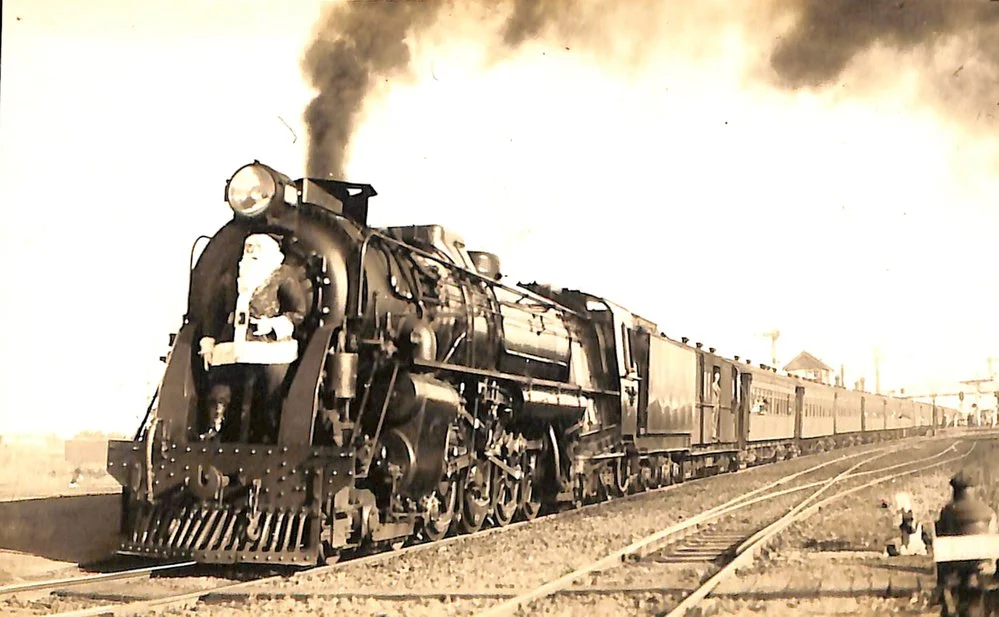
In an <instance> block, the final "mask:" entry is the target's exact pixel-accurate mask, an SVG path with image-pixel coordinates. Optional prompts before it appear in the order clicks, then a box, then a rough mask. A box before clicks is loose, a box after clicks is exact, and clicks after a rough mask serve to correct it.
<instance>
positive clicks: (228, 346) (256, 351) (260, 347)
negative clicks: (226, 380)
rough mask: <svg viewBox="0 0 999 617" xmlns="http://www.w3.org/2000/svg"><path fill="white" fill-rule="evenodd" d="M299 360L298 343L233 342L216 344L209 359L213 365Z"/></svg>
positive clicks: (276, 362)
mask: <svg viewBox="0 0 999 617" xmlns="http://www.w3.org/2000/svg"><path fill="white" fill-rule="evenodd" d="M296 359H298V341H296V340H294V339H292V340H287V341H232V342H227V343H216V344H215V347H214V348H213V349H212V353H211V355H210V356H209V357H208V358H207V360H208V363H209V364H211V365H215V366H219V365H224V364H291V363H292V362H294V361H295V360H296Z"/></svg>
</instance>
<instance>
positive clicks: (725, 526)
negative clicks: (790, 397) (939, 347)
mask: <svg viewBox="0 0 999 617" xmlns="http://www.w3.org/2000/svg"><path fill="white" fill-rule="evenodd" d="M955 448H956V444H954V445H951V446H950V447H948V448H946V449H945V450H943V451H941V452H939V453H937V454H936V455H934V456H932V457H929V458H924V459H920V460H916V461H907V462H903V463H898V464H895V465H890V466H888V467H883V468H880V469H875V470H869V471H863V472H858V471H857V469H859V468H860V467H863V466H864V465H868V464H870V463H871V462H872V461H873V460H875V459H876V458H881V457H883V456H885V455H887V454H889V453H890V452H883V453H880V454H877V455H874V456H872V457H870V458H868V459H866V460H863V461H861V462H859V463H856V464H855V465H853V466H851V467H850V468H849V469H847V470H846V471H844V472H841V473H839V474H837V475H836V476H834V477H832V478H829V479H828V480H825V481H821V482H812V483H808V484H804V485H801V486H797V487H794V488H792V489H788V490H786V491H778V492H775V493H771V494H768V495H765V496H763V497H760V498H754V499H749V500H744V501H741V502H739V503H737V504H733V505H732V506H730V507H728V508H720V509H715V510H714V511H708V512H706V513H704V515H702V516H701V517H699V519H698V520H691V521H686V522H684V523H681V524H679V525H676V526H673V527H671V528H669V529H666V530H663V531H661V532H659V533H657V534H653V535H652V536H647V537H646V538H643V539H641V540H639V541H638V542H635V543H634V544H632V545H631V546H628V547H626V548H624V549H622V550H620V551H616V552H614V553H612V554H610V555H608V556H607V557H605V558H603V559H601V560H599V561H597V562H594V563H591V564H589V565H587V566H585V567H583V568H579V569H577V570H575V571H573V572H571V573H569V574H567V575H565V576H563V577H561V578H560V579H557V580H555V581H551V582H549V583H546V584H545V585H542V586H540V587H537V588H535V589H531V590H527V591H523V592H521V593H519V594H517V595H515V596H513V597H509V598H506V599H505V600H503V601H502V602H500V603H498V604H496V605H495V606H493V607H491V608H489V609H487V610H485V611H482V612H480V613H479V614H478V617H501V616H508V615H514V614H516V613H517V611H518V610H520V609H522V608H523V609H526V610H527V612H529V613H535V612H537V613H544V614H552V613H556V614H557V613H563V614H572V613H573V612H578V611H579V610H580V609H579V606H575V610H573V608H574V604H573V602H574V601H573V600H569V601H566V600H564V599H562V598H557V596H590V597H591V599H590V601H591V602H592V596H607V595H616V594H624V595H633V594H649V593H654V594H661V595H664V596H668V597H670V598H672V600H673V604H674V605H673V606H672V607H671V608H668V609H667V610H668V612H663V610H662V608H666V607H661V608H660V610H657V611H656V613H657V614H665V616H666V617H683V616H686V615H687V614H688V613H689V612H690V611H691V610H692V609H694V608H695V607H697V606H698V604H699V603H700V602H701V601H702V600H703V599H704V598H706V597H707V596H708V595H709V594H710V593H711V591H712V590H714V589H715V588H716V587H717V586H718V584H719V583H721V582H722V581H723V580H725V579H726V578H727V577H729V576H731V575H732V574H733V573H734V572H735V571H736V570H738V569H740V568H744V567H747V566H749V565H751V564H752V562H753V559H754V558H755V557H756V555H757V554H758V552H759V551H760V550H761V549H762V548H763V547H764V546H766V545H767V543H769V542H770V541H771V540H772V539H773V538H774V537H775V536H776V535H777V534H779V533H780V532H781V531H782V530H784V529H786V528H787V527H788V526H790V525H792V524H793V523H795V522H797V521H799V520H802V519H804V518H806V517H807V516H809V515H811V514H812V513H814V512H815V511H817V510H818V509H819V508H820V507H822V506H824V505H827V504H829V503H830V502H832V501H834V500H836V499H839V498H841V497H844V496H846V495H849V494H851V493H854V492H857V491H859V490H862V489H865V488H868V487H870V486H874V485H876V484H879V483H882V482H887V481H890V480H892V479H895V478H898V477H901V476H905V475H909V474H913V473H918V472H922V471H925V470H927V469H931V468H934V467H939V466H942V465H947V464H950V463H952V462H954V461H956V460H959V459H962V458H965V457H967V456H968V455H969V454H971V452H972V451H973V450H974V448H975V444H972V445H971V447H970V448H969V449H968V450H967V451H965V452H963V453H961V454H956V455H954V456H951V457H947V458H944V459H943V460H941V461H939V462H936V463H932V464H927V463H928V461H930V460H932V459H938V458H942V457H944V456H946V455H947V454H949V453H951V452H954V451H955ZM914 465H918V467H917V468H916V469H909V470H905V471H894V470H897V469H899V468H903V467H912V466H914ZM893 471H894V472H893ZM886 472H893V473H886ZM874 474H881V475H879V476H878V477H877V478H875V479H873V480H870V481H867V482H864V483H861V484H859V485H857V486H852V487H851V488H848V489H845V490H842V491H840V492H838V493H835V494H833V495H831V496H828V497H825V498H823V499H819V497H820V496H821V495H822V494H824V493H825V492H827V491H828V490H829V489H830V488H832V487H833V486H835V485H836V484H838V483H840V482H843V481H846V480H857V479H859V478H863V477H865V476H870V475H874ZM812 488H814V489H815V490H814V491H813V492H811V493H810V494H809V495H808V496H806V497H805V498H804V499H801V500H800V501H799V502H798V503H797V504H796V505H794V506H793V507H791V508H790V510H789V511H787V512H786V513H785V514H783V515H780V516H779V517H777V518H776V520H772V521H771V522H769V523H767V524H762V525H760V524H756V525H754V524H753V523H751V522H749V523H747V522H746V521H745V520H742V521H735V522H733V521H732V518H733V517H732V516H731V515H732V514H734V513H736V512H738V511H741V510H743V509H744V508H745V507H747V506H750V505H756V504H758V503H760V502H763V501H767V500H770V499H774V498H780V497H784V496H786V495H789V494H791V493H792V492H798V491H802V490H807V489H812ZM726 517H727V518H726ZM692 563H699V564H704V565H705V566H706V567H705V568H704V569H705V570H706V572H705V573H706V574H709V575H708V576H707V577H706V579H705V580H703V582H702V583H700V584H699V585H697V586H695V587H693V588H682V587H681V588H676V587H669V586H667V585H648V584H646V585H637V586H636V585H632V584H615V583H609V584H608V583H607V582H606V581H604V582H594V579H595V578H596V577H594V575H595V574H597V573H601V574H602V573H606V572H607V571H610V570H616V572H614V575H613V576H611V577H606V578H610V579H612V580H614V581H627V580H633V579H639V580H650V579H649V570H650V569H651V570H653V571H655V572H656V573H657V574H659V575H661V574H663V573H664V571H665V570H664V568H662V567H658V568H650V565H653V564H654V565H655V566H670V565H682V566H687V565H689V564H692ZM628 570H638V571H639V573H638V574H637V575H629V573H628ZM711 570H714V572H713V573H711ZM660 578H661V576H660ZM587 579H589V580H587ZM652 580H655V578H653V579H652ZM546 603H547V604H554V605H555V606H546V605H545V604H546ZM528 607H529V608H528Z"/></svg>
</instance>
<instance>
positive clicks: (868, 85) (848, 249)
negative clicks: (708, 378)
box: [0, 0, 999, 434]
mask: <svg viewBox="0 0 999 617" xmlns="http://www.w3.org/2000/svg"><path fill="white" fill-rule="evenodd" d="M323 5H324V3H322V2H319V1H313V0H301V1H298V2H296V3H295V4H294V7H295V10H294V11H290V10H288V8H287V5H286V4H285V3H282V2H279V1H276V0H275V1H265V0H242V1H238V2H237V1H236V0H217V1H215V2H209V3H205V2H200V1H195V0H178V1H172V2H162V1H159V2H158V1H155V0H148V1H140V0H122V1H114V2H112V1H103V2H101V1H96V0H94V1H91V2H87V3H79V2H71V1H69V0H15V1H11V0H8V1H7V2H4V3H3V26H2V28H3V31H2V38H0V41H2V42H0V44H2V50H0V189H2V194H3V195H4V199H3V202H2V206H0V207H2V208H3V214H4V219H5V222H4V224H3V225H0V268H2V276H3V281H4V282H5V285H6V293H5V296H6V299H7V301H6V302H3V303H2V304H0V319H2V321H0V323H2V324H4V325H5V326H6V330H7V332H6V336H5V342H4V344H3V345H2V346H0V363H2V369H3V370H2V371H0V375H2V377H0V434H2V433H5V432H32V431H33V432H41V431H56V432H61V433H64V434H72V433H74V432H76V431H78V430H83V429H100V430H113V431H123V432H130V431H132V430H134V428H135V426H136V425H137V423H138V421H139V419H140V418H141V416H142V413H143V412H144V410H145V407H146V404H147V403H148V400H149V397H150V396H151V395H152V392H153V390H154V389H155V385H156V382H157V381H158V379H159V377H160V374H161V372H162V364H161V363H160V362H159V361H158V357H159V356H160V355H162V354H163V353H164V352H165V350H166V344H167V335H168V333H170V332H174V331H176V330H177V328H178V327H179V324H180V320H181V317H182V315H183V312H184V306H185V294H186V285H187V272H188V259H189V252H190V249H191V245H192V243H193V242H194V240H195V238H197V236H199V235H201V234H211V233H212V232H214V231H215V230H216V229H217V228H218V227H219V226H221V225H222V224H224V223H225V221H226V220H228V218H229V216H230V211H229V210H228V208H227V207H226V205H225V204H224V201H223V189H224V183H225V180H226V179H227V178H228V177H229V176H230V175H231V173H232V172H233V171H234V170H235V169H236V168H238V167H239V166H241V165H242V164H244V163H247V162H250V161H252V160H254V159H259V160H261V161H262V162H264V163H267V164H268V165H271V166H272V167H275V168H276V169H279V170H282V171H283V172H284V173H287V174H288V175H290V176H292V177H299V176H301V175H302V174H303V173H304V169H305V168H306V164H307V140H308V128H307V126H306V123H305V121H304V120H303V113H304V110H305V108H306V106H307V105H308V103H309V101H310V100H311V99H312V97H313V96H314V94H315V91H314V89H313V88H312V86H311V85H310V83H309V81H308V80H307V77H306V75H305V74H304V72H303V69H302V58H303V54H304V52H305V50H306V49H307V47H308V45H309V42H310V40H311V39H312V38H313V36H314V33H315V27H316V23H317V22H318V20H319V18H320V16H321V15H322V14H323V10H324V6H323ZM497 6H499V9H497V11H498V12H499V13H502V10H501V9H502V8H503V7H504V6H505V5H502V4H500V5H497ZM620 6H624V7H625V8H623V9H621V10H619V11H615V12H613V13H612V14H609V15H601V16H600V19H599V20H597V19H595V18H593V15H592V14H590V13H587V12H585V11H581V12H580V13H579V14H578V15H576V16H575V17H574V21H573V22H572V23H573V24H575V25H574V26H573V27H565V28H562V27H551V28H547V29H544V28H543V29H542V30H541V31H539V33H538V35H537V37H536V38H533V39H528V40H526V41H524V42H522V43H520V44H519V45H516V46H509V45H507V46H504V45H503V44H502V42H501V40H500V34H498V32H499V30H498V25H499V24H501V22H502V19H503V18H502V16H498V15H495V14H494V15H492V17H491V19H481V20H472V19H469V16H468V15H467V14H466V13H463V12H462V11H461V10H453V11H449V12H447V13H445V14H442V15H441V16H439V18H438V19H437V20H436V21H435V22H434V23H432V24H431V25H429V26H427V27H426V28H423V29H420V30H419V31H418V32H414V33H411V36H410V37H409V38H408V40H407V43H408V45H409V52H410V63H409V64H408V66H407V67H405V69H404V70H398V71H395V72H393V73H391V74H387V75H385V76H383V77H384V78H383V79H380V80H379V81H377V86H376V87H375V88H374V89H373V90H372V91H371V92H369V93H368V96H367V97H366V98H365V99H364V105H363V108H362V110H361V112H360V114H359V116H358V117H357V121H356V123H355V126H354V132H353V134H352V137H351V140H350V143H349V145H348V152H347V155H346V159H345V160H346V171H347V175H348V176H349V178H346V179H349V180H352V181H356V182H367V183H371V184H372V185H374V187H375V188H376V190H377V191H378V192H379V195H378V196H377V197H375V198H374V199H373V200H372V204H371V212H370V218H371V222H372V223H373V224H375V225H389V224H421V223H441V224H444V225H446V226H448V227H450V228H453V229H454V230H456V231H457V232H458V233H460V234H462V235H463V236H464V237H465V239H466V241H467V244H468V246H469V248H470V249H473V250H488V251H491V252H494V253H497V254H499V256H500V258H501V260H502V263H503V271H504V273H505V274H507V276H508V278H509V280H512V281H525V282H528V281H534V280H537V281H541V282H546V283H550V284H553V285H556V286H564V287H569V288H579V289H584V290H587V291H589V292H591V293H595V294H597V295H602V296H605V297H608V298H610V299H612V300H614V301H616V302H618V303H620V304H622V305H624V306H627V307H628V308H630V309H632V310H634V311H635V312H637V313H640V314H642V315H643V316H645V317H647V318H649V319H652V320H654V321H655V322H657V323H658V324H659V327H660V329H661V330H662V331H664V332H665V333H666V334H667V335H669V336H672V337H674V338H679V337H681V336H687V337H689V338H690V339H691V340H693V341H703V342H704V343H705V344H706V345H710V346H714V347H717V348H718V349H719V350H720V352H722V353H724V354H726V355H729V356H732V355H740V356H741V357H743V358H747V357H748V358H751V359H753V360H754V361H755V362H760V361H766V362H769V361H770V340H769V339H768V338H766V337H765V336H762V334H763V333H765V332H769V331H771V330H773V329H779V330H780V332H781V337H780V339H779V341H778V362H779V363H780V364H781V365H783V364H784V363H786V362H788V361H790V360H791V358H792V357H793V356H794V355H796V354H797V353H798V352H799V351H801V350H808V351H809V352H811V353H813V354H814V355H816V356H818V357H820V358H821V359H823V360H824V361H825V362H826V363H827V364H830V365H831V366H834V367H835V368H837V369H838V368H839V366H840V365H841V364H842V365H843V366H844V370H845V375H846V381H847V383H853V382H854V381H856V380H857V379H859V378H860V377H866V380H867V384H868V386H869V388H870V387H873V383H874V372H873V357H874V353H875V349H877V350H878V351H879V354H880V357H881V385H882V390H889V389H897V388H902V387H904V388H906V390H907V391H909V392H912V391H926V392H929V391H934V390H937V391H938V390H939V389H941V388H943V389H946V388H948V387H950V385H951V384H953V383H954V382H956V381H960V380H965V379H970V378H973V377H980V376H982V375H983V374H984V373H985V370H986V367H987V365H986V362H987V358H988V357H990V356H993V357H996V358H997V360H996V368H997V369H999V321H997V320H996V318H995V315H996V306H997V305H999V285H997V284H996V283H997V280H996V270H997V269H996V263H997V250H996V248H995V239H996V238H995V230H996V229H997V223H999V209H997V199H999V198H997V196H999V131H996V128H997V124H996V120H995V118H994V115H993V112H996V111H999V109H997V108H996V105H997V103H999V88H997V86H996V81H995V80H994V79H992V80H991V81H990V80H989V79H983V78H982V76H986V77H988V76H989V75H990V73H989V67H988V66H984V67H983V66H982V62H981V61H980V59H976V57H975V54H974V53H972V52H970V51H968V49H967V47H966V46H965V45H962V41H961V39H960V38H959V37H955V38H953V40H950V39H947V40H943V41H942V42H941V43H940V45H939V46H935V47H933V48H932V49H915V50H914V49H907V48H897V47H895V46H892V45H891V44H884V45H878V44H875V45H873V46H871V47H870V48H869V49H866V50H864V51H862V52H861V53H858V54H857V55H856V56H854V57H853V58H852V60H850V61H849V62H848V63H846V66H845V68H844V69H843V71H842V72H841V73H839V74H838V75H836V76H835V78H833V79H832V80H831V81H830V82H827V83H825V84H823V85H822V87H816V88H789V87H786V86H785V85H781V84H780V83H779V80H776V79H774V76H773V70H772V69H771V68H770V67H769V65H768V58H769V50H770V49H771V48H772V45H773V41H775V40H779V37H781V36H785V35H787V34H788V32H790V31H789V28H790V27H791V22H792V21H793V20H792V18H791V16H789V15H787V14H783V13H780V12H771V11H767V10H763V9H762V8H760V7H762V6H763V4H762V3H761V4H759V5H758V6H757V5H754V4H753V3H746V4H744V5H743V4H739V5H736V6H738V7H739V8H737V9H736V8H730V7H732V6H733V5H731V4H730V3H724V2H721V3H719V2H716V3H711V2H705V3H697V5H696V6H697V8H689V7H690V6H693V5H684V4H683V3H677V2H666V3H663V4H662V5H661V6H662V7H665V8H662V9H661V10H655V11H652V13H649V14H647V13H643V10H642V9H641V7H643V6H649V5H647V4H645V3H641V4H639V3H634V4H628V3H622V4H621V5H620ZM681 6H686V7H688V8H680V7H681ZM726 7H729V8H726ZM746 7H749V8H746ZM719 11H722V13H719ZM719 15H722V17H723V18H719ZM591 18H593V19H592V21H593V23H590V21H591ZM580 24H582V25H580ZM598 26H599V27H598ZM598 33H601V34H598ZM607 33H610V34H607ZM986 64H987V63H986ZM958 67H963V68H961V69H960V70H958ZM941 76H945V77H946V78H947V79H951V76H953V79H961V80H965V81H964V82H962V83H973V84H974V87H971V88H970V89H969V90H962V91H960V93H961V95H962V96H961V97H956V96H954V95H953V93H952V91H951V90H949V89H948V88H949V86H948V88H945V87H943V86H941V83H943V82H942V81H941V80H942V79H944V78H943V77H941ZM976 79H978V81H974V80H976ZM946 83H947V84H950V83H951V82H950V81H947V82H946ZM982 84H984V85H982ZM976 105H977V107H976Z"/></svg>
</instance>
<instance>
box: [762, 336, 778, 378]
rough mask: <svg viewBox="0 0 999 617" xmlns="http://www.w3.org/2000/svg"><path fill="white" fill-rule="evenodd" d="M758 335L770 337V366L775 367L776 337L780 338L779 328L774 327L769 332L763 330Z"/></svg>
mask: <svg viewBox="0 0 999 617" xmlns="http://www.w3.org/2000/svg"><path fill="white" fill-rule="evenodd" d="M760 336H765V337H767V338H769V339H770V366H772V367H774V368H777V339H779V338H780V330H778V329H776V328H774V329H773V330H772V331H770V332H764V333H762V334H760Z"/></svg>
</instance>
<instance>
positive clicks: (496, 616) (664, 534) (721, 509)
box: [478, 444, 956, 617]
mask: <svg viewBox="0 0 999 617" xmlns="http://www.w3.org/2000/svg"><path fill="white" fill-rule="evenodd" d="M955 445H956V444H952V445H951V446H949V447H948V448H947V449H945V450H944V451H943V452H940V453H938V454H936V455H934V456H933V457H930V458H931V459H932V458H937V457H939V456H942V455H943V454H945V453H946V452H948V451H950V450H951V449H953V448H954V447H955ZM899 449H901V445H899V444H892V445H889V446H885V447H882V448H877V449H874V450H868V451H865V452H864V453H863V454H865V455H872V454H873V456H869V457H868V458H866V459H865V460H863V461H861V462H859V463H857V464H855V465H853V466H852V467H850V468H849V469H847V470H846V471H843V472H840V473H839V474H837V475H836V476H834V477H833V478H830V479H828V480H821V481H817V482H812V483H809V484H805V485H802V486H796V487H792V488H788V489H784V490H781V491H777V492H773V493H768V494H765V495H762V496H758V497H752V496H753V495H758V494H759V493H761V492H763V491H765V490H767V488H768V487H769V488H774V487H776V486H779V485H780V484H783V483H784V482H786V481H787V480H790V479H791V478H793V477H798V476H800V475H803V474H804V473H807V472H808V471H813V470H814V469H813V470H806V472H801V473H798V474H794V475H793V476H788V477H786V478H782V479H781V480H778V481H776V482H773V483H771V484H770V485H768V486H767V487H760V488H758V489H755V490H753V491H750V492H749V493H746V494H744V495H740V496H739V497H736V498H734V499H731V500H729V501H728V502H726V503H724V504H721V505H719V506H715V507H714V508H711V509H708V510H706V511H704V512H702V513H700V514H698V515H696V516H693V517H691V518H689V519H687V520H685V521H683V522H680V523H677V524H675V525H671V526H670V527H668V528H666V529H663V530H661V531H658V532H656V533H653V534H650V535H648V536H646V537H644V538H642V539H640V540H638V541H636V542H634V543H632V544H630V545H628V546H626V547H624V548H622V549H619V550H617V551H614V552H612V553H610V554H609V555H607V556H605V557H603V558H601V559H599V560H597V561H594V562H592V563H590V564H588V565H586V566H583V567H582V568H579V569H577V570H574V571H573V572H570V573H568V574H566V575H564V576H562V577H560V578H558V579H555V580H552V581H549V582H548V583H545V584H543V585H541V586H540V587H536V588H534V589H531V590H529V591H527V592H525V593H521V594H519V595H517V596H516V597H513V598H510V599H508V600H505V601H504V602H501V603H499V604H497V605H494V606H492V607H490V608H489V609H486V610H485V611H482V612H480V613H478V617H500V616H507V615H512V614H514V613H515V612H516V611H517V609H519V608H520V607H522V606H525V605H527V604H529V603H531V602H534V601H536V600H539V599H542V598H544V597H547V596H550V595H554V594H557V593H561V592H562V591H564V590H565V589H567V588H569V586H570V585H572V583H573V582H575V581H576V580H579V579H580V578H582V577H584V576H586V575H588V574H590V573H593V572H596V571H598V570H603V569H607V568H610V567H614V566H616V565H619V564H621V563H622V562H623V561H625V560H626V559H628V558H629V557H632V556H643V555H647V554H649V553H652V552H655V551H656V550H658V549H659V548H660V547H661V546H662V545H663V544H664V543H668V542H670V541H674V540H676V539H680V538H682V537H684V535H685V534H686V533H687V532H689V530H691V529H692V528H694V527H696V526H699V525H702V524H704V523H708V522H710V521H713V520H715V519H718V518H721V517H722V516H725V515H727V514H730V513H732V512H735V511H738V510H741V509H743V508H746V507H749V506H751V505H755V504H757V503H760V502H763V501H769V500H772V499H775V498H777V497H782V496H784V495H789V494H792V493H796V492H800V491H802V490H807V489H809V488H814V487H816V486H819V490H817V491H816V492H815V493H813V494H812V495H810V496H809V497H807V498H806V499H805V500H803V501H802V502H801V504H799V505H798V506H796V509H797V508H800V507H802V506H803V505H806V504H807V503H808V502H809V501H811V500H812V499H814V498H816V497H818V495H820V494H821V493H822V492H824V491H825V490H827V489H828V488H829V487H830V486H832V485H833V484H835V483H836V482H839V481H841V480H844V479H847V478H849V477H852V474H853V473H854V471H855V470H856V469H858V468H860V467H862V466H864V465H867V464H869V463H871V462H873V461H875V460H877V459H879V458H881V457H883V456H887V455H888V454H892V453H894V452H896V451H897V450H899ZM847 458H856V456H855V455H849V456H847V457H840V459H838V460H843V459H847ZM926 460H929V459H925V458H924V459H920V460H919V461H913V462H910V463H907V464H913V463H922V462H924V461H926ZM833 462H837V461H836V460H834V461H827V462H826V463H823V464H821V465H817V466H816V468H821V467H825V466H827V465H829V464H832V463H833ZM894 467H896V466H892V468H894ZM878 471H882V470H878ZM747 497H752V498H749V499H747Z"/></svg>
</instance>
